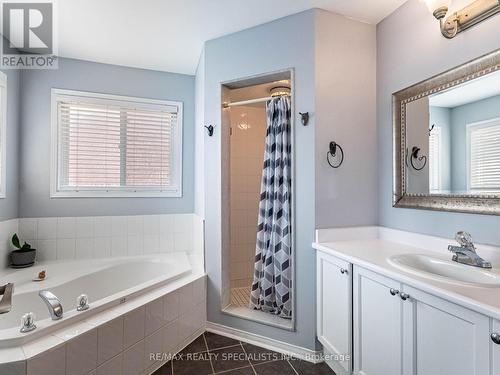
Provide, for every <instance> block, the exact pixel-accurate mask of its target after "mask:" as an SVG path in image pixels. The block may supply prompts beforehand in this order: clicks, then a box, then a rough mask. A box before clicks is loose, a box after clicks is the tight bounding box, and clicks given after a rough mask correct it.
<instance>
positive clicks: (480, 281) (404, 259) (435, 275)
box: [388, 254, 500, 287]
mask: <svg viewBox="0 0 500 375" xmlns="http://www.w3.org/2000/svg"><path fill="white" fill-rule="evenodd" d="M388 262H389V263H390V264H391V265H392V266H394V267H397V268H400V269H402V270H404V271H407V272H411V273H414V274H416V275H419V276H422V277H427V278H430V279H435V280H439V281H445V282H449V283H454V284H460V283H465V284H470V285H476V286H482V287H500V274H497V273H495V272H492V271H491V270H486V269H482V268H477V267H473V266H466V265H463V264H459V263H456V262H453V261H451V260H443V259H439V258H434V257H432V256H429V255H423V254H401V255H393V256H391V257H389V258H388Z"/></svg>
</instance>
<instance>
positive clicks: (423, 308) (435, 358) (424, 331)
mask: <svg viewBox="0 0 500 375" xmlns="http://www.w3.org/2000/svg"><path fill="white" fill-rule="evenodd" d="M404 292H405V293H407V294H408V295H409V296H410V297H409V298H408V299H407V300H406V301H405V302H404V314H403V315H404V322H403V324H404V327H405V342H404V352H405V353H413V355H411V356H410V355H409V356H405V360H404V362H405V363H404V375H429V374H439V375H487V374H489V371H490V368H489V364H490V361H489V350H490V328H489V318H488V317H486V316H484V315H481V314H479V313H476V312H474V311H471V310H468V309H466V308H463V307H461V306H458V305H455V304H453V303H450V302H448V301H445V300H443V299H441V298H437V297H435V296H432V295H430V294H427V293H424V292H422V291H420V290H418V289H415V288H412V287H408V286H406V285H405V286H404Z"/></svg>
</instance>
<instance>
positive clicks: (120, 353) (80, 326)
mask: <svg viewBox="0 0 500 375" xmlns="http://www.w3.org/2000/svg"><path fill="white" fill-rule="evenodd" d="M205 296H206V281H205V276H204V274H203V273H202V272H192V273H190V274H188V275H185V276H183V277H181V278H180V279H177V280H175V281H172V282H170V283H169V284H167V285H165V286H163V287H160V288H156V289H154V290H152V291H150V292H148V293H146V294H143V295H141V296H139V297H137V298H134V299H130V300H129V301H127V302H125V303H123V304H120V305H118V306H115V307H113V308H111V309H108V310H106V311H104V312H102V313H99V314H96V315H93V316H91V317H89V318H88V319H86V320H84V321H81V322H79V323H77V324H73V325H70V326H67V327H65V328H63V329H61V330H58V331H55V332H53V333H52V334H50V335H46V336H44V337H43V338H40V339H37V340H35V341H32V342H29V343H28V344H26V345H24V346H22V347H13V348H8V349H0V374H2V375H18V374H20V375H25V374H26V375H48V374H50V375H64V374H67V375H101V374H105V375H114V374H124V375H129V374H130V375H146V374H152V373H153V372H154V371H155V370H156V369H158V368H159V367H160V366H161V365H162V364H163V363H165V362H168V360H169V358H168V354H172V355H173V354H175V353H177V352H179V351H180V350H182V348H184V347H185V346H186V345H188V344H189V343H190V342H191V341H193V340H194V339H195V338H196V337H198V336H199V335H200V334H201V333H202V332H203V331H204V330H205V322H206V301H205ZM150 353H153V354H157V353H158V355H157V356H153V357H152V356H150ZM163 353H165V354H167V355H164V354H163Z"/></svg>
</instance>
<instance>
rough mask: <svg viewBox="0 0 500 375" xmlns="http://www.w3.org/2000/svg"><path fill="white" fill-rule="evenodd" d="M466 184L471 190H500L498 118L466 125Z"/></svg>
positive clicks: (499, 119) (499, 122) (491, 191)
mask: <svg viewBox="0 0 500 375" xmlns="http://www.w3.org/2000/svg"><path fill="white" fill-rule="evenodd" d="M467 154H468V155H467V156H468V157H467V171H468V173H467V177H468V180H467V186H468V190H469V191H471V192H482V193H498V192H500V168H499V164H500V118H497V119H493V120H489V121H483V122H480V123H475V124H468V125H467Z"/></svg>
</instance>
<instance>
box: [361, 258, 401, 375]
mask: <svg viewBox="0 0 500 375" xmlns="http://www.w3.org/2000/svg"><path fill="white" fill-rule="evenodd" d="M353 289H354V293H353V299H354V301H353V313H354V314H353V322H354V373H355V374H363V375H390V374H393V375H396V374H397V375H399V374H401V373H402V371H401V365H402V312H403V301H402V300H401V299H400V298H399V293H400V289H401V284H400V283H398V282H396V281H394V280H392V279H389V278H387V277H383V276H381V275H379V274H376V273H374V272H371V271H368V270H365V269H362V268H359V267H356V266H355V267H354V277H353Z"/></svg>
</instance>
